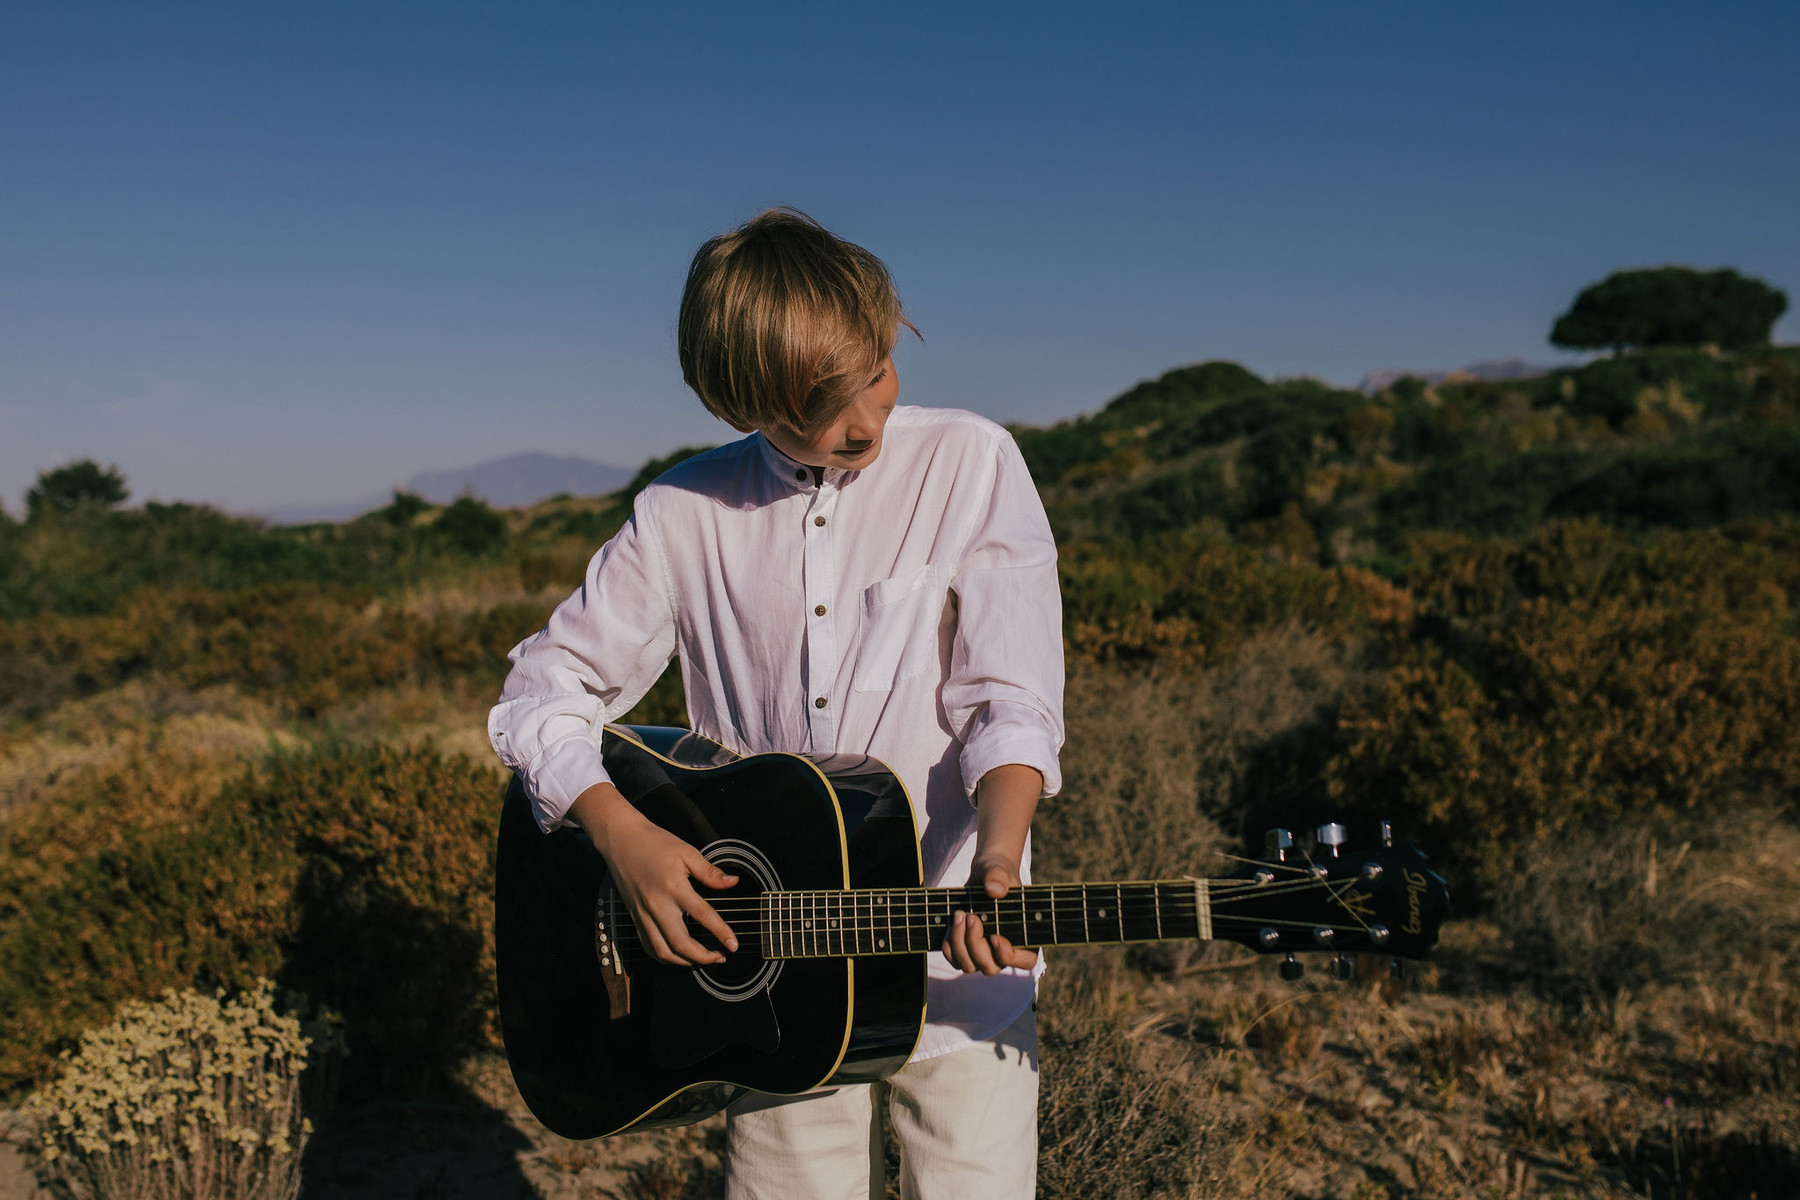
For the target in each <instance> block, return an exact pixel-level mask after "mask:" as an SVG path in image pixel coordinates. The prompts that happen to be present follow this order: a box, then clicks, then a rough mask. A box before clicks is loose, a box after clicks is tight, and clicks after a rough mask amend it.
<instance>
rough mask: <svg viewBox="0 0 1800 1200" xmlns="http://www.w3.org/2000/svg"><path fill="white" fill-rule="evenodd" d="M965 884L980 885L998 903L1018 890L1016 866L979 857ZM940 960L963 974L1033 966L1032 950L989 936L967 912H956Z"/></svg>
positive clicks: (998, 858)
mask: <svg viewBox="0 0 1800 1200" xmlns="http://www.w3.org/2000/svg"><path fill="white" fill-rule="evenodd" d="M969 884H970V885H971V886H974V885H976V884H980V885H983V887H984V888H985V890H986V891H987V894H988V895H989V896H990V897H991V898H993V899H995V900H998V899H1000V898H1001V897H1002V896H1004V895H1006V893H1007V892H1009V891H1011V890H1012V889H1013V888H1016V887H1018V886H1019V864H1018V862H1017V861H1016V860H1015V861H1013V862H1011V863H1008V862H1007V861H1006V858H1005V856H1004V855H991V856H983V857H980V858H977V859H976V860H975V867H974V870H972V871H971V872H970V873H969ZM944 958H945V959H947V960H948V961H949V963H950V965H951V966H953V967H955V968H956V969H957V970H959V971H963V972H965V973H972V972H975V971H980V972H981V973H982V974H983V975H998V974H999V973H1000V971H1001V969H1002V968H1004V967H1018V968H1020V969H1021V970H1028V969H1030V968H1031V967H1034V966H1036V965H1037V951H1036V950H1022V949H1019V948H1018V947H1016V946H1014V945H1013V944H1012V943H1011V942H1009V941H1007V940H1006V939H1005V938H1003V937H1001V936H1000V935H999V934H997V933H995V934H990V933H988V932H987V930H986V929H985V928H984V927H983V926H982V923H981V918H980V917H978V916H976V915H975V914H974V913H971V912H961V911H959V912H957V913H956V915H955V916H954V917H953V918H951V921H950V928H949V930H948V931H947V932H946V933H945V934H944Z"/></svg>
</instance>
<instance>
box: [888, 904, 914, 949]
mask: <svg viewBox="0 0 1800 1200" xmlns="http://www.w3.org/2000/svg"><path fill="white" fill-rule="evenodd" d="M881 915H882V918H883V919H884V920H886V921H887V946H886V949H888V950H892V949H894V894H893V893H892V892H886V893H883V895H882V897H881ZM907 948H908V949H911V948H912V947H911V943H910V942H909V943H908V946H907Z"/></svg>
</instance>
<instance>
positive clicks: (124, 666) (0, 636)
mask: <svg viewBox="0 0 1800 1200" xmlns="http://www.w3.org/2000/svg"><path fill="white" fill-rule="evenodd" d="M409 605H410V606H411V607H412V608H417V607H419V602H418V601H416V600H409V599H408V598H407V597H405V596H402V597H399V598H397V599H396V600H394V601H392V602H384V601H382V600H380V599H378V598H377V597H376V596H375V595H374V594H372V593H369V592H366V591H360V590H356V589H336V590H333V589H326V588H321V587H316V586H312V585H303V584H282V585H271V586H267V587H261V588H254V589H249V590H245V591H230V592H213V591H158V590H144V591H140V592H137V593H134V594H133V595H132V596H130V597H129V598H128V599H126V600H124V601H123V602H121V603H120V604H119V606H118V607H117V609H116V610H115V611H113V612H111V613H109V614H106V615H104V616H86V617H73V616H57V615H48V614H46V615H42V616H38V617H34V618H31V619H29V620H25V621H19V622H14V623H9V624H4V625H0V716H5V715H15V714H16V715H23V716H27V717H30V716H34V715H36V714H39V713H41V712H44V711H46V710H47V709H49V708H51V707H53V706H54V705H55V704H58V703H61V702H63V701H65V700H67V699H70V698H73V697H76V696H81V695H87V694H90V693H92V692H94V691H97V690H100V689H103V688H107V687H112V686H116V685H117V684H119V683H122V682H124V681H126V680H128V679H132V678H136V677H138V676H141V675H144V674H146V673H151V672H156V673H161V674H164V675H167V676H168V677H169V678H171V679H173V680H175V681H176V682H177V683H179V684H180V685H181V686H182V687H185V688H189V689H194V688H201V687H206V686H210V685H214V684H221V683H235V684H237V685H238V686H240V687H241V688H243V689H244V690H245V691H246V692H247V693H249V694H252V695H258V696H265V697H269V698H271V699H273V700H275V701H277V702H279V703H280V704H281V705H282V707H283V708H285V709H287V710H288V711H291V712H294V713H296V714H298V715H300V716H303V717H316V716H319V715H321V714H323V713H325V712H327V711H329V710H330V709H332V708H334V707H336V706H337V705H339V704H342V703H344V702H345V701H347V700H350V699H353V698H355V697H357V696H361V695H365V694H367V693H368V692H370V691H372V690H374V689H377V688H381V687H387V686H392V685H394V684H397V683H403V682H408V681H416V682H428V683H443V682H448V681H454V680H458V679H462V678H465V677H468V676H478V677H481V678H485V679H488V680H490V681H491V682H492V683H493V684H494V685H495V686H496V687H497V686H498V684H499V681H500V679H501V678H502V677H503V676H504V674H505V667H506V660H505V654H506V651H507V650H508V649H509V648H511V647H512V646H513V645H514V644H515V643H517V642H518V641H519V640H520V639H522V638H524V637H525V636H526V635H528V634H530V633H531V632H532V631H533V630H535V629H537V628H539V627H540V626H541V625H542V624H543V622H544V618H545V617H546V616H547V615H548V612H549V607H548V605H546V604H544V603H542V602H540V601H524V602H518V601H515V602H510V603H501V604H497V605H494V606H492V607H489V608H485V609H482V610H480V611H473V612H461V611H445V612H439V613H434V614H428V615H422V614H418V613H415V612H413V611H410V610H409Z"/></svg>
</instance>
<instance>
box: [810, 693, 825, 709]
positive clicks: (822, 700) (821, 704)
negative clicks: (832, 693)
mask: <svg viewBox="0 0 1800 1200" xmlns="http://www.w3.org/2000/svg"><path fill="white" fill-rule="evenodd" d="M813 707H814V708H824V707H825V697H823V696H820V697H819V698H818V699H817V700H814V701H813Z"/></svg>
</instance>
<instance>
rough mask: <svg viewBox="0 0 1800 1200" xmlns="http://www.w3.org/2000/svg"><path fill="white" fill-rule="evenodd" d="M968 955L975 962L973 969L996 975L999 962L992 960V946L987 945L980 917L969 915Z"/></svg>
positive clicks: (998, 971)
mask: <svg viewBox="0 0 1800 1200" xmlns="http://www.w3.org/2000/svg"><path fill="white" fill-rule="evenodd" d="M967 942H968V946H969V957H970V958H971V959H973V960H974V962H975V969H976V970H978V971H980V972H981V973H982V974H983V975H998V974H999V973H1000V964H999V963H996V962H995V961H994V948H993V947H992V946H990V945H988V939H987V937H986V935H985V933H984V931H983V929H982V925H981V918H980V917H977V916H974V915H973V914H971V915H970V917H969V936H968V938H967Z"/></svg>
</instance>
